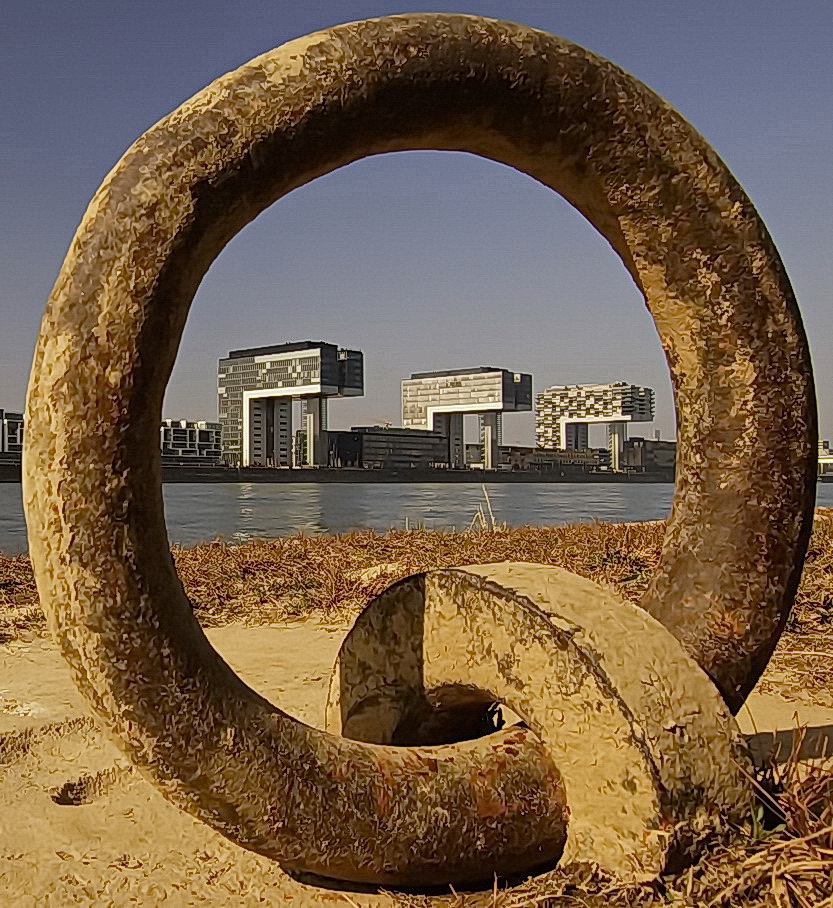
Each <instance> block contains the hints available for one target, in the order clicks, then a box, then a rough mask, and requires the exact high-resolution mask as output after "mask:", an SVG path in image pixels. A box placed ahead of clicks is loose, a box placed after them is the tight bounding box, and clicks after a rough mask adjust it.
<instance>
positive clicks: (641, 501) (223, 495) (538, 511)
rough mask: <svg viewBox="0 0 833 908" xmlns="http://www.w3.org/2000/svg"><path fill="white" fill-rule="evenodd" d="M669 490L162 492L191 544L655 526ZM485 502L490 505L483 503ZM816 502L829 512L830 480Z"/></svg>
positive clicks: (289, 487) (21, 539)
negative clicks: (352, 533) (489, 523)
mask: <svg viewBox="0 0 833 908" xmlns="http://www.w3.org/2000/svg"><path fill="white" fill-rule="evenodd" d="M20 489H21V487H20V484H19V483H0V551H2V552H5V553H7V554H17V553H19V552H25V551H26V528H25V523H24V519H23V504H22V500H21V492H20ZM673 494H674V485H673V483H633V484H626V483H576V484H573V483H496V484H493V485H489V484H487V485H486V486H485V493H484V487H483V486H481V485H478V484H477V483H460V484H451V483H298V484H297V485H294V484H288V483H276V484H274V485H273V484H269V483H205V484H203V483H193V484H191V483H169V484H166V485H164V486H163V495H164V499H165V515H166V519H167V524H168V536H169V538H170V540H171V542H173V543H178V544H180V545H194V544H196V543H198V542H204V541H206V540H209V539H215V538H217V537H220V538H223V539H225V540H227V541H229V542H245V541H247V540H249V539H256V538H263V537H265V538H269V537H273V536H281V535H285V534H288V533H297V532H299V531H303V532H305V533H339V532H344V531H346V530H351V529H362V528H369V529H373V530H377V531H379V532H384V531H385V530H388V529H390V528H391V527H400V528H402V527H405V526H411V527H416V526H424V527H427V528H428V529H435V528H436V529H445V528H451V527H455V528H456V529H458V530H459V529H463V528H465V527H467V526H469V524H471V522H472V520H473V519H474V518H475V516H476V514H477V512H478V509H480V508H482V510H483V512H484V514H485V515H486V518H487V519H489V506H491V510H492V513H493V515H494V519H495V521H496V522H498V523H506V524H508V525H509V526H523V525H525V524H533V525H543V526H547V525H555V524H562V523H573V522H576V521H590V520H604V521H629V520H640V521H641V520H658V519H662V518H665V517H667V516H668V513H669V511H670V508H671V499H672V497H673ZM487 495H488V502H487V500H486V496H487ZM817 504H820V505H827V506H833V483H830V484H827V485H819V491H818V495H817Z"/></svg>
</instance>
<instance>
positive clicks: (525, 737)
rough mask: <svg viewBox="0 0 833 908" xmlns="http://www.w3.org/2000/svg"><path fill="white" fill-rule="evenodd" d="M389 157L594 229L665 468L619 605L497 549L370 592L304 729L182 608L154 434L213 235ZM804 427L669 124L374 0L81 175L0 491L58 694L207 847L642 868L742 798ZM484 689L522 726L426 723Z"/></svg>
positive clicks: (593, 79) (792, 521) (796, 517)
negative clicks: (9, 475) (659, 536)
mask: <svg viewBox="0 0 833 908" xmlns="http://www.w3.org/2000/svg"><path fill="white" fill-rule="evenodd" d="M408 149H438V150H457V151H467V152H471V153H474V154H478V155H482V156H484V157H487V158H491V159H493V160H495V161H499V162H503V163H505V164H508V165H509V166H512V167H515V168H517V169H518V170H521V171H523V172H525V173H527V174H529V175H530V176H532V177H534V178H535V179H537V180H539V181H540V182H542V183H544V184H545V185H547V186H549V187H551V188H552V189H554V190H555V191H556V192H558V193H560V194H561V195H562V196H564V197H565V198H566V199H567V200H568V201H570V202H571V203H572V204H573V205H574V206H575V207H576V208H577V209H578V210H579V211H581V212H582V213H583V214H584V215H585V216H586V217H587V218H588V219H589V220H590V221H591V222H592V223H593V224H594V225H595V226H596V228H597V229H598V230H599V231H600V232H601V233H602V234H603V235H604V236H605V238H606V239H607V240H608V242H609V243H610V244H611V246H612V247H613V248H614V250H615V251H616V252H617V253H618V254H619V256H620V257H621V259H622V261H623V263H624V265H625V267H626V268H627V269H628V271H629V272H630V274H631V275H632V277H633V279H634V281H635V282H636V283H637V285H638V286H639V287H640V289H641V290H642V292H643V294H644V296H645V300H646V303H647V305H648V307H649V309H650V311H651V313H652V315H653V317H654V320H655V323H656V326H657V330H658V333H659V336H660V339H661V342H662V345H663V348H664V350H665V353H666V356H667V359H668V363H669V368H670V371H671V378H672V383H673V386H674V392H675V401H676V406H677V415H678V432H679V454H678V471H677V489H676V496H675V500H674V506H673V510H672V514H671V517H670V520H669V522H668V527H667V532H666V536H665V541H664V546H663V553H662V561H661V565H660V568H659V570H658V572H657V575H656V578H655V580H654V582H653V584H652V586H651V588H650V590H649V592H648V593H647V594H646V596H645V598H644V599H643V601H642V603H641V606H642V608H641V609H636V608H635V607H632V606H628V605H627V604H626V603H621V602H618V601H617V600H615V599H614V598H613V597H611V596H610V595H609V594H607V593H605V592H604V591H603V590H598V589H593V588H592V585H589V586H588V584H587V582H586V581H581V580H579V579H576V578H571V577H570V575H563V574H559V573H558V572H555V571H554V570H553V569H548V568H542V567H540V566H538V567H535V566H528V565H509V566H479V567H478V566H474V567H468V568H462V569H459V570H457V571H445V572H436V573H429V574H427V575H425V577H422V578H411V579H410V580H408V581H405V582H403V584H400V585H398V586H396V587H394V588H392V589H391V590H390V591H388V593H385V594H382V596H381V597H379V598H378V599H377V600H376V601H374V603H371V605H370V606H369V608H368V612H367V613H366V615H365V616H362V618H361V619H360V620H359V622H358V623H357V625H356V628H355V629H354V631H353V632H352V633H351V635H350V636H349V637H348V639H347V641H345V645H344V648H343V650H342V653H341V655H340V657H339V663H338V666H337V669H336V674H335V676H334V682H333V686H332V688H331V699H330V710H329V719H328V721H329V727H330V729H331V730H332V731H331V732H325V731H320V730H317V729H313V728H310V727H308V726H305V725H303V724H301V723H299V722H297V721H296V720H294V719H292V718H291V717H289V716H288V715H286V714H285V713H283V712H282V711H281V710H280V709H279V708H278V707H276V706H274V705H272V704H271V703H269V702H267V701H266V700H264V699H263V698H262V697H260V696H259V695H258V694H257V693H256V692H255V691H253V690H251V689H250V688H248V687H247V686H246V685H245V684H244V683H243V682H242V681H241V680H240V679H239V678H238V677H237V676H236V675H235V674H234V673H233V672H232V670H231V669H230V668H229V667H228V666H227V665H226V664H225V662H223V660H222V659H221V658H220V656H219V655H218V654H217V653H216V652H215V651H214V650H213V649H212V647H211V646H210V645H209V643H208V641H207V639H206V637H205V635H204V634H203V632H202V630H201V628H200V627H199V625H198V623H197V622H196V620H195V619H194V617H193V614H192V612H191V609H190V605H189V602H188V600H187V598H186V596H185V594H184V592H183V589H182V585H181V583H180V581H179V579H178V577H177V575H176V571H175V568H174V564H173V561H172V558H171V554H170V550H169V547H168V543H167V538H166V532H165V523H164V514H163V505H162V495H161V475H160V470H161V467H160V458H159V450H158V426H159V422H160V417H161V405H162V398H163V394H164V389H165V385H166V382H167V380H168V378H169V375H170V373H171V369H172V367H173V363H174V359H175V356H176V351H177V348H178V345H179V342H180V338H181V334H182V330H183V326H184V323H185V319H186V315H187V312H188V308H189V305H190V303H191V300H192V298H193V296H194V293H195V292H196V289H197V287H198V285H199V283H200V280H201V279H202V277H203V275H204V274H205V272H206V270H207V269H208V267H209V266H210V264H211V262H212V261H213V260H214V258H215V257H216V256H217V255H218V254H219V252H220V251H221V250H222V248H223V246H224V245H225V244H226V243H227V242H228V241H229V240H230V239H231V238H232V237H233V236H234V235H235V234H236V233H237V232H238V231H239V230H240V229H241V228H242V227H243V226H245V225H246V224H247V223H248V222H249V221H251V220H252V219H253V218H254V217H256V216H257V214H259V213H260V212H261V211H262V210H263V209H264V208H266V207H267V206H268V205H270V204H271V203H272V202H274V201H276V200H277V199H279V198H280V197H281V196H283V195H285V194H286V193H287V192H289V191H290V190H292V189H294V188H296V187H298V186H301V185H303V184H304V183H306V182H308V181H310V180H312V179H314V178H315V177H317V176H320V175H323V174H326V173H329V172H330V171H332V170H334V169H336V168H338V167H341V166H343V165H345V164H348V163H350V162H351V161H355V160H357V159H359V158H362V157H364V156H367V155H372V154H379V153H383V152H390V151H397V150H408ZM815 443H816V426H815V401H814V394H813V385H812V375H811V369H810V361H809V354H808V350H807V343H806V339H805V336H804V332H803V329H802V326H801V322H800V318H799V314H798V310H797V307H796V304H795V300H794V298H793V294H792V291H791V289H790V286H789V282H788V280H787V278H786V275H785V273H784V269H783V266H782V264H781V262H780V260H779V258H778V255H777V253H776V251H775V249H774V247H773V244H772V242H771V240H770V238H769V236H768V234H767V232H766V230H765V228H764V226H763V224H762V223H761V221H760V219H759V217H758V216H757V214H756V212H755V210H754V209H753V207H752V205H751V203H750V202H749V200H748V199H747V198H746V196H745V195H744V193H743V191H742V190H741V188H740V187H739V186H738V184H737V183H736V182H735V180H734V179H733V178H732V177H731V175H730V174H729V173H728V171H727V169H726V167H725V166H724V165H723V163H722V162H721V161H720V160H719V158H718V157H717V156H716V155H715V153H714V152H713V151H712V150H711V149H710V148H709V146H708V145H707V144H706V143H705V141H704V140H703V139H702V138H701V137H700V136H699V135H698V134H697V133H696V132H695V131H694V130H693V129H692V128H691V127H690V126H689V125H688V124H687V123H686V122H685V121H684V120H683V118H682V117H680V115H679V114H677V113H676V112H675V111H674V110H673V109H672V108H671V107H669V106H668V105H667V104H666V103H665V102H664V101H662V100H661V99H660V98H659V97H657V96H656V95H655V94H653V93H652V92H651V91H650V90H648V89H647V88H646V87H645V86H643V85H642V84H641V83H639V82H638V81H637V80H636V79H634V78H633V77H631V76H629V75H627V74H626V73H624V72H623V71H622V70H620V69H618V68H617V67H616V66H614V65H613V64H611V63H609V62H607V61H605V60H603V59H601V58H599V57H597V56H595V55H593V54H592V53H590V52H588V51H586V50H584V49H582V48H580V47H577V46H576V45H574V44H571V43H570V42H568V41H565V40H563V39H561V38H557V37H554V36H552V35H548V34H545V33H542V32H540V31H535V30H533V29H529V28H526V27H523V26H519V25H513V24H509V23H506V22H499V21H495V20H489V19H482V18H478V17H472V16H458V15H444V14H422V15H405V16H394V17H390V18H384V19H376V20H367V21H363V22H356V23H352V24H348V25H341V26H337V27H334V28H331V29H328V30H326V31H323V32H319V33H316V34H313V35H309V36H307V37H304V38H301V39H298V40H296V41H292V42H290V43H289V44H286V45H284V46H282V47H279V48H277V49H276V50H274V51H271V52H269V53H266V54H264V55H263V56H261V57H258V58H256V59H254V60H252V61H251V62H250V63H248V64H246V65H245V66H242V67H241V68H240V69H238V70H236V71H235V72H232V73H229V74H228V75H226V76H223V77H221V78H220V79H218V80H217V81H216V82H214V83H212V84H211V85H209V86H208V87H207V88H206V89H204V90H203V91H202V92H200V93H199V94H197V95H196V96H195V97H193V98H192V99H191V100H189V101H187V102H186V103H185V104H183V105H182V106H181V107H180V108H179V109H178V110H176V111H174V112H173V113H172V114H170V115H169V116H168V117H166V118H165V119H163V120H162V121H160V123H158V124H157V125H156V126H154V127H152V128H151V129H150V130H148V131H147V132H146V133H145V134H144V135H143V136H142V137H141V138H140V139H139V140H138V141H137V142H136V143H135V144H134V145H133V146H132V147H131V148H130V149H129V150H128V151H127V152H126V154H125V155H124V157H123V158H122V159H121V161H120V162H119V163H118V164H117V165H116V167H115V168H114V169H113V170H112V172H111V173H110V174H109V175H108V176H107V178H106V179H105V181H104V183H103V184H102V186H101V188H100V189H99V190H98V192H97V193H96V195H95V197H94V198H93V200H92V202H91V204H90V206H89V208H88V210H87V212H86V214H85V216H84V218H83V220H82V222H81V225H80V226H79V228H78V231H77V233H76V236H75V239H74V241H73V243H72V246H71V248H70V250H69V253H68V254H67V257H66V260H65V262H64V265H63V267H62V269H61V272H60V274H59V276H58V280H57V282H56V284H55V287H54V289H53V292H52V294H51V296H50V299H49V302H48V306H47V310H46V314H45V316H44V319H43V323H42V326H41V332H40V336H39V338H38V343H37V348H36V352H35V359H34V364H33V367H32V374H31V381H30V386H29V394H28V401H27V439H26V450H25V454H24V503H25V508H26V514H27V523H28V528H29V549H30V553H31V558H32V563H33V566H34V569H35V574H36V579H37V584H38V590H39V594H40V597H41V601H42V603H43V606H44V609H45V611H46V612H47V614H48V616H49V619H50V623H51V627H52V630H53V632H54V634H55V636H56V639H57V641H58V643H59V645H60V648H61V650H62V652H63V654H64V656H65V657H66V659H67V661H68V663H69V665H70V667H71V669H72V672H73V676H74V678H75V681H76V682H77V684H78V686H79V688H80V689H81V690H82V692H83V693H84V694H85V696H86V697H87V699H88V701H89V702H90V705H91V706H92V708H93V709H94V710H95V712H96V714H97V715H98V716H99V718H100V720H101V721H102V723H103V724H104V725H105V727H106V728H108V729H109V731H110V732H111V734H112V735H113V736H114V738H115V739H116V740H117V742H118V743H119V744H120V746H121V747H122V748H123V749H124V750H125V751H126V753H128V754H129V755H130V757H131V758H132V759H133V761H134V762H135V763H136V764H137V765H138V766H139V767H140V768H141V770H142V771H143V772H144V774H145V775H146V777H147V778H148V779H150V780H151V781H152V782H153V784H155V785H156V786H157V787H158V788H159V789H160V790H161V791H162V792H163V793H164V794H165V796H166V797H168V798H169V799H170V800H171V801H172V802H173V803H175V804H177V805H179V806H180V807H182V808H183V809H185V810H187V811H189V812H191V813H192V814H194V815H195V816H197V817H199V818H201V819H202V820H204V821H205V822H207V823H209V824H210V825H212V826H213V827H214V828H215V829H217V830H219V831H220V832H222V833H223V834H224V835H226V836H228V837H229V838H230V839H232V840H234V841H235V842H237V843H239V844H240V845H242V846H244V847H246V848H249V849H252V850H254V851H258V852H260V853H262V854H265V855H268V856H270V857H273V858H275V859H277V860H279V861H281V862H282V863H283V864H284V865H285V866H287V867H288V868H291V869H295V870H302V871H309V872H313V873H318V874H321V875H323V876H328V877H333V878H337V879H342V880H356V881H363V882H369V883H384V884H389V885H390V884H398V885H415V884H416V885H424V884H433V883H446V882H455V883H456V882H461V881H467V880H477V879H483V878H490V877H491V876H492V874H493V873H495V872H497V873H501V874H509V873H514V872H518V871H526V870H530V869H532V868H534V867H537V866H540V865H546V864H547V863H550V864H551V863H552V862H554V861H555V860H557V859H558V858H559V857H560V856H561V855H562V852H563V857H562V862H563V863H569V862H572V861H588V860H589V861H593V862H596V863H598V864H599V865H600V866H602V867H603V868H605V869H607V870H609V871H610V872H612V873H615V874H618V875H619V876H622V877H625V878H630V879H642V878H646V877H650V876H653V875H656V874H657V873H659V872H660V871H661V870H662V867H663V865H664V863H665V862H666V861H667V860H668V858H669V856H670V855H671V854H672V853H673V851H674V850H675V848H680V847H682V848H685V847H688V845H687V844H686V843H691V842H693V841H694V840H695V839H696V836H697V834H698V830H700V829H701V828H702V826H703V823H704V818H709V817H714V816H716V815H717V814H721V815H722V816H723V817H724V818H728V819H733V818H735V819H736V818H737V817H738V816H740V815H741V814H742V813H743V812H744V811H745V810H746V809H747V807H748V798H749V792H748V790H747V789H746V787H745V783H744V781H743V771H742V766H743V762H744V757H743V755H742V753H740V751H739V750H738V746H737V730H736V727H735V726H734V722H733V720H732V717H731V713H734V712H736V711H737V710H738V709H739V708H740V706H741V705H742V703H743V701H744V699H745V697H746V696H747V694H748V693H749V691H750V690H751V689H752V687H753V686H754V684H755V681H756V680H757V678H758V677H759V675H760V674H761V672H762V671H763V668H764V666H765V665H766V662H767V660H768V659H769V656H770V654H771V653H772V650H773V648H774V646H775V643H776V642H777V639H778V636H779V635H780V632H781V629H782V628H783V626H784V623H785V621H786V617H787V614H788V612H789V609H790V607H791V604H792V600H793V597H794V593H795V589H796V586H797V583H798V579H799V574H800V570H801V563H802V555H803V553H804V551H805V548H806V544H807V539H808V536H809V531H810V523H811V515H812V502H813V493H814V481H815V477H814V464H813V454H814V451H815ZM542 590H544V591H545V593H542V592H541V591H542ZM380 635H381V636H380ZM446 638H448V639H446ZM636 641H640V642H639V645H637V643H636ZM388 647H390V648H391V651H390V652H389V651H388ZM392 653H396V660H394V658H393V655H392ZM415 654H419V656H418V657H417V655H415ZM394 661H395V662H396V665H397V666H398V668H397V669H396V671H393V670H392V669H391V666H392V665H393V664H394ZM708 679H710V680H708ZM718 692H719V693H718ZM490 698H494V699H497V700H503V701H504V702H505V703H506V704H507V705H508V706H510V707H511V708H512V709H514V710H515V711H516V712H517V713H518V714H519V715H520V716H521V717H522V718H523V719H525V721H526V723H527V725H528V726H529V728H520V727H514V728H511V729H508V730H504V731H501V732H498V733H496V734H492V735H488V736H485V737H481V738H478V739H476V740H469V741H463V742H457V743H446V744H438V743H436V742H435V741H433V740H431V735H430V734H429V732H428V731H427V730H426V729H428V728H430V726H431V722H430V717H431V715H432V712H431V711H432V710H433V711H434V715H435V716H436V715H442V714H443V712H444V711H445V712H446V713H448V711H449V710H452V711H453V710H454V709H455V708H458V707H465V708H466V709H474V708H479V707H478V704H480V705H481V706H482V704H483V703H484V702H486V701H488V700H489V699H490ZM426 716H428V719H427V720H426ZM332 732H336V733H332ZM341 733H343V734H345V735H352V738H351V737H342V736H340V735H341ZM409 735H410V738H411V739H412V746H397V744H398V741H399V740H402V739H407V738H408V737H409ZM588 760H589V761H590V763H591V764H592V763H593V762H594V761H595V767H594V769H593V770H592V771H590V770H589V769H588V762H587V761H588ZM738 767H741V768H738ZM605 813H607V818H608V821H610V822H609V823H608V825H604V826H603V825H602V820H601V819H600V818H601V816H602V815H603V814H605ZM613 817H615V818H616V820H615V822H613V821H612V820H611V818H613ZM609 829H615V830H616V833H615V835H611V833H610V831H609Z"/></svg>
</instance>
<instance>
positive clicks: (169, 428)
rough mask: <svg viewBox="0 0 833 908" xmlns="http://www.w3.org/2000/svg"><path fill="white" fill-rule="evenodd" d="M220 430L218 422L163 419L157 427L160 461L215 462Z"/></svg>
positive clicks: (217, 455) (217, 454)
mask: <svg viewBox="0 0 833 908" xmlns="http://www.w3.org/2000/svg"><path fill="white" fill-rule="evenodd" d="M221 430H222V427H221V426H220V423H218V422H206V421H204V420H201V421H199V422H189V421H188V420H185V419H163V420H162V425H161V426H160V428H159V441H160V445H161V448H162V463H172V462H179V461H180V460H182V461H187V462H189V463H199V462H203V463H206V462H209V463H216V462H217V461H219V460H220V453H221V451H220V438H221Z"/></svg>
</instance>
